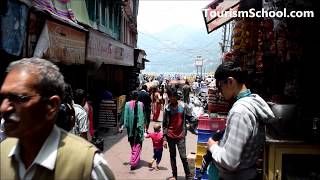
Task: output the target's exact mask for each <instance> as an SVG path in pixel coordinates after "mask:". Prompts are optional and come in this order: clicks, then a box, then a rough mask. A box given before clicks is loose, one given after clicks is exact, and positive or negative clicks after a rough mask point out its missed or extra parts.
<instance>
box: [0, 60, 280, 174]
mask: <svg viewBox="0 0 320 180" xmlns="http://www.w3.org/2000/svg"><path fill="white" fill-rule="evenodd" d="M246 78H247V73H246V72H245V71H243V70H242V69H241V67H240V66H239V64H237V63H236V62H233V61H229V62H224V63H223V64H221V65H220V66H219V67H218V68H217V71H216V73H215V79H216V86H217V88H218V89H219V91H220V92H221V93H222V95H223V96H224V98H225V99H226V100H228V101H229V102H230V103H231V104H233V106H232V108H231V110H230V111H229V114H228V117H227V126H226V129H225V132H224V134H223V136H222V138H221V140H217V139H212V138H210V139H209V140H208V151H209V152H210V155H209V156H210V157H212V159H211V158H210V159H211V160H210V163H212V165H214V166H216V167H217V168H218V170H219V173H218V176H219V178H220V179H232V180H234V179H241V180H243V179H245V180H249V179H250V180H251V179H257V173H256V168H255V163H256V160H257V158H258V157H259V155H260V153H261V152H260V150H261V148H262V146H263V143H264V137H265V136H264V133H265V128H264V126H265V124H266V123H267V122H268V120H269V119H271V118H273V117H274V115H273V113H272V111H271V109H270V108H269V106H268V105H267V103H266V102H265V101H264V100H263V99H262V98H261V97H260V96H259V95H257V94H254V93H251V92H250V90H249V89H247V87H246V85H245V83H246ZM190 92H191V87H190V85H189V82H188V81H187V82H186V83H185V85H184V86H181V85H179V84H172V85H159V86H157V87H149V88H148V87H147V86H146V85H143V86H142V88H141V90H139V91H133V92H132V93H131V96H130V100H129V101H127V102H126V104H125V107H124V110H123V112H122V114H121V121H120V124H121V126H120V128H119V132H122V131H123V129H124V128H126V133H127V137H128V142H129V144H130V147H131V157H130V169H131V170H134V169H136V168H137V166H138V164H139V161H140V155H141V149H142V144H143V141H144V138H151V139H152V142H153V154H154V155H153V157H152V158H151V160H150V162H149V166H150V167H152V166H153V163H154V161H155V162H156V166H155V169H156V170H159V164H160V161H161V159H162V152H163V148H168V149H169V153H170V163H171V170H172V176H171V177H170V178H169V180H176V179H177V177H178V174H177V173H178V171H177V165H176V150H178V151H179V154H180V159H181V161H182V164H183V168H184V172H185V177H186V179H193V177H192V176H191V172H190V169H189V164H188V161H187V156H186V135H187V126H186V123H187V121H188V119H190V118H192V114H190V113H188V112H190V109H188V105H187V104H188V103H189V94H190ZM0 97H1V107H0V111H1V118H2V119H1V129H0V139H1V141H2V142H1V143H0V148H1V159H0V162H1V166H0V172H1V173H0V176H1V177H0V179H69V178H72V179H115V177H114V174H113V172H112V171H111V169H110V166H109V164H108V163H107V162H106V160H105V159H104V155H103V154H102V152H101V151H100V150H99V149H98V148H97V147H96V146H95V145H93V144H92V143H90V137H92V136H93V129H92V125H93V124H92V111H93V109H92V106H91V105H90V102H89V101H87V100H86V97H87V95H86V92H85V91H84V90H82V89H76V90H75V91H72V88H71V86H70V85H66V83H65V82H64V77H63V75H62V74H61V73H60V71H59V68H58V67H57V66H56V65H54V64H53V63H51V62H49V61H47V60H44V59H39V58H26V59H22V60H19V61H14V62H12V63H11V64H10V65H9V66H8V68H7V75H6V77H5V80H4V82H3V84H2V86H1V90H0ZM161 109H162V110H163V119H160V120H159V112H160V110H161ZM151 114H152V117H151ZM150 120H153V121H156V123H155V124H154V125H153V132H151V131H149V124H150ZM161 121H162V126H161V124H160V122H161ZM65 167H68V168H65ZM209 175H210V174H209Z"/></svg>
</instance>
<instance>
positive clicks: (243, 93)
mask: <svg viewBox="0 0 320 180" xmlns="http://www.w3.org/2000/svg"><path fill="white" fill-rule="evenodd" d="M250 95H251V91H250V89H247V90H245V91H242V92H240V93H239V94H238V95H237V96H236V100H239V99H241V98H243V97H247V96H250Z"/></svg>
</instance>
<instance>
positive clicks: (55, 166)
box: [0, 58, 114, 180]
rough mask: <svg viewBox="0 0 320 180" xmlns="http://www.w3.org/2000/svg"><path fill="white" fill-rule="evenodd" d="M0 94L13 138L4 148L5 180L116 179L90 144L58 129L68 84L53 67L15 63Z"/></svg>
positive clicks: (0, 168) (34, 61) (32, 61)
mask: <svg viewBox="0 0 320 180" xmlns="http://www.w3.org/2000/svg"><path fill="white" fill-rule="evenodd" d="M7 72H8V74H7V76H6V78H5V80H4V82H3V84H2V87H1V89H0V94H1V97H2V98H1V99H2V100H1V102H0V103H1V106H0V111H1V114H2V115H3V119H4V127H5V133H6V136H7V138H6V139H5V140H4V141H2V142H1V143H0V151H1V154H0V156H1V158H0V179H22V180H25V179H34V180H40V179H114V175H113V173H112V171H111V170H110V168H109V166H108V164H107V162H106V161H105V160H104V158H103V155H102V154H100V153H99V151H98V150H97V149H96V148H95V147H94V145H92V144H90V143H89V142H87V141H85V140H83V139H82V138H79V137H77V136H74V135H72V134H69V133H67V132H66V131H63V130H62V129H60V128H58V127H57V126H56V125H55V120H56V117H57V113H58V111H59V107H60V103H61V98H62V97H63V94H64V86H65V82H64V78H63V76H62V74H61V73H60V72H59V68H58V67H57V66H55V65H54V64H52V63H51V62H49V61H46V60H43V59H39V58H28V59H22V60H19V61H15V62H12V63H11V64H10V65H9V67H8V68H7Z"/></svg>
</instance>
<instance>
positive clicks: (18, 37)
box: [0, 0, 28, 56]
mask: <svg viewBox="0 0 320 180" xmlns="http://www.w3.org/2000/svg"><path fill="white" fill-rule="evenodd" d="M27 18H28V7H27V6H26V5H25V4H23V3H20V2H19V1H17V0H8V1H7V10H6V13H5V14H3V15H0V49H2V50H4V51H5V52H6V53H8V54H11V55H15V56H19V55H20V54H21V52H22V45H23V42H24V40H25V38H26V25H27Z"/></svg>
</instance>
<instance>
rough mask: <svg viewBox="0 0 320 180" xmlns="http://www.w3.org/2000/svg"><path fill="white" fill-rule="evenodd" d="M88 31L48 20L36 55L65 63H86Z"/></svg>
mask: <svg viewBox="0 0 320 180" xmlns="http://www.w3.org/2000/svg"><path fill="white" fill-rule="evenodd" d="M85 48H86V33H85V32H84V31H79V30H76V29H74V28H71V27H69V26H66V25H63V24H60V23H57V22H54V21H51V20H47V22H46V24H45V26H44V28H43V29H42V32H41V35H40V37H39V40H38V43H37V46H36V49H35V52H34V56H36V57H41V58H45V59H49V60H51V61H54V62H61V63H63V64H84V62H85Z"/></svg>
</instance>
